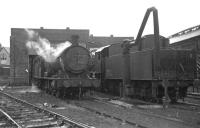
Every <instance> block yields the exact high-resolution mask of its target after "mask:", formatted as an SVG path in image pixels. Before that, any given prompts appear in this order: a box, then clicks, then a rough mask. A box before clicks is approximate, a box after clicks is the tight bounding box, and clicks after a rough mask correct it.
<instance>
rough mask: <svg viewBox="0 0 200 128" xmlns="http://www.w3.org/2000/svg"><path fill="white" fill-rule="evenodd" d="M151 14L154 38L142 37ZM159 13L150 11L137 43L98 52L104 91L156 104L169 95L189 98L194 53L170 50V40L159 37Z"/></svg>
mask: <svg viewBox="0 0 200 128" xmlns="http://www.w3.org/2000/svg"><path fill="white" fill-rule="evenodd" d="M150 11H153V12H154V35H148V36H144V37H140V36H141V35H142V32H143V29H144V27H145V26H144V25H145V24H146V21H147V18H148V15H149V14H150ZM156 13H157V10H156V9H155V8H150V9H148V10H147V13H146V15H145V17H144V20H143V23H142V26H141V28H140V31H139V33H138V35H139V36H138V37H139V38H138V37H137V38H136V41H132V42H130V41H128V42H127V41H125V42H124V43H122V44H113V45H111V46H107V47H104V48H103V49H101V50H99V51H98V52H97V53H96V56H97V57H96V58H98V61H99V62H98V63H99V64H100V66H99V69H97V73H99V74H100V77H99V78H100V80H101V85H102V86H101V88H102V90H103V91H106V92H110V93H113V94H115V95H121V96H134V97H140V98H143V99H149V100H153V101H160V100H161V99H162V97H163V96H166V97H168V98H170V99H171V101H173V102H175V101H177V99H179V98H184V97H185V96H186V92H187V88H188V87H189V86H191V85H192V83H193V80H194V79H195V63H196V62H195V53H194V52H193V51H192V50H175V49H170V48H169V41H168V39H167V38H164V37H162V36H160V35H159V30H158V29H159V27H158V18H157V16H156V15H157V14H156ZM134 43H135V44H137V45H133V44H134ZM116 49H117V50H116ZM97 67H98V66H97Z"/></svg>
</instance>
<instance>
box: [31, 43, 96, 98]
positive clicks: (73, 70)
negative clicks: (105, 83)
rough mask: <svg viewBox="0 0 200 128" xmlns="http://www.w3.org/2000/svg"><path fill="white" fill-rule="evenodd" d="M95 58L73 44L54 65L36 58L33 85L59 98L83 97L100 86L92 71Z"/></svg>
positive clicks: (33, 64) (33, 65)
mask: <svg viewBox="0 0 200 128" xmlns="http://www.w3.org/2000/svg"><path fill="white" fill-rule="evenodd" d="M93 66H94V63H93V58H91V55H90V52H89V50H88V49H86V48H85V47H82V46H79V45H77V44H75V45H74V44H73V45H72V46H70V47H68V48H67V49H65V50H64V51H63V52H62V54H61V55H60V56H59V57H58V58H57V60H56V61H55V62H54V63H48V62H45V60H44V59H43V58H42V57H40V56H35V57H34V59H33V63H32V70H33V71H32V78H31V80H32V81H33V83H35V84H36V85H38V86H39V87H40V88H41V89H43V90H45V91H46V92H47V93H50V94H53V95H55V96H57V97H65V96H73V97H74V96H78V97H80V96H82V95H83V94H84V93H85V92H87V91H88V90H91V89H94V88H96V87H98V86H99V82H98V80H97V79H95V78H94V77H92V75H91V73H90V71H91V69H92V67H93Z"/></svg>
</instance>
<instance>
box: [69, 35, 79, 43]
mask: <svg viewBox="0 0 200 128" xmlns="http://www.w3.org/2000/svg"><path fill="white" fill-rule="evenodd" d="M78 40H79V35H72V36H71V41H72V44H73V45H78Z"/></svg>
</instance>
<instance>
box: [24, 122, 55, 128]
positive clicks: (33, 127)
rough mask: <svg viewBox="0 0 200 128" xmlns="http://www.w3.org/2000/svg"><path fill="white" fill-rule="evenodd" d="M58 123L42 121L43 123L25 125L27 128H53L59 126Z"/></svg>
mask: <svg viewBox="0 0 200 128" xmlns="http://www.w3.org/2000/svg"><path fill="white" fill-rule="evenodd" d="M57 125H58V122H57V121H45V122H44V121H41V122H34V123H32V124H23V126H25V127H26V128H39V127H43V128H45V127H53V126H57Z"/></svg>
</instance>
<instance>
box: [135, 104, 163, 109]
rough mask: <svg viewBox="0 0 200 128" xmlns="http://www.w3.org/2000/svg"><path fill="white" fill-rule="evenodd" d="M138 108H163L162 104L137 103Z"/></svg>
mask: <svg viewBox="0 0 200 128" xmlns="http://www.w3.org/2000/svg"><path fill="white" fill-rule="evenodd" d="M137 107H139V108H149V109H158V108H163V106H162V105H137Z"/></svg>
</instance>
